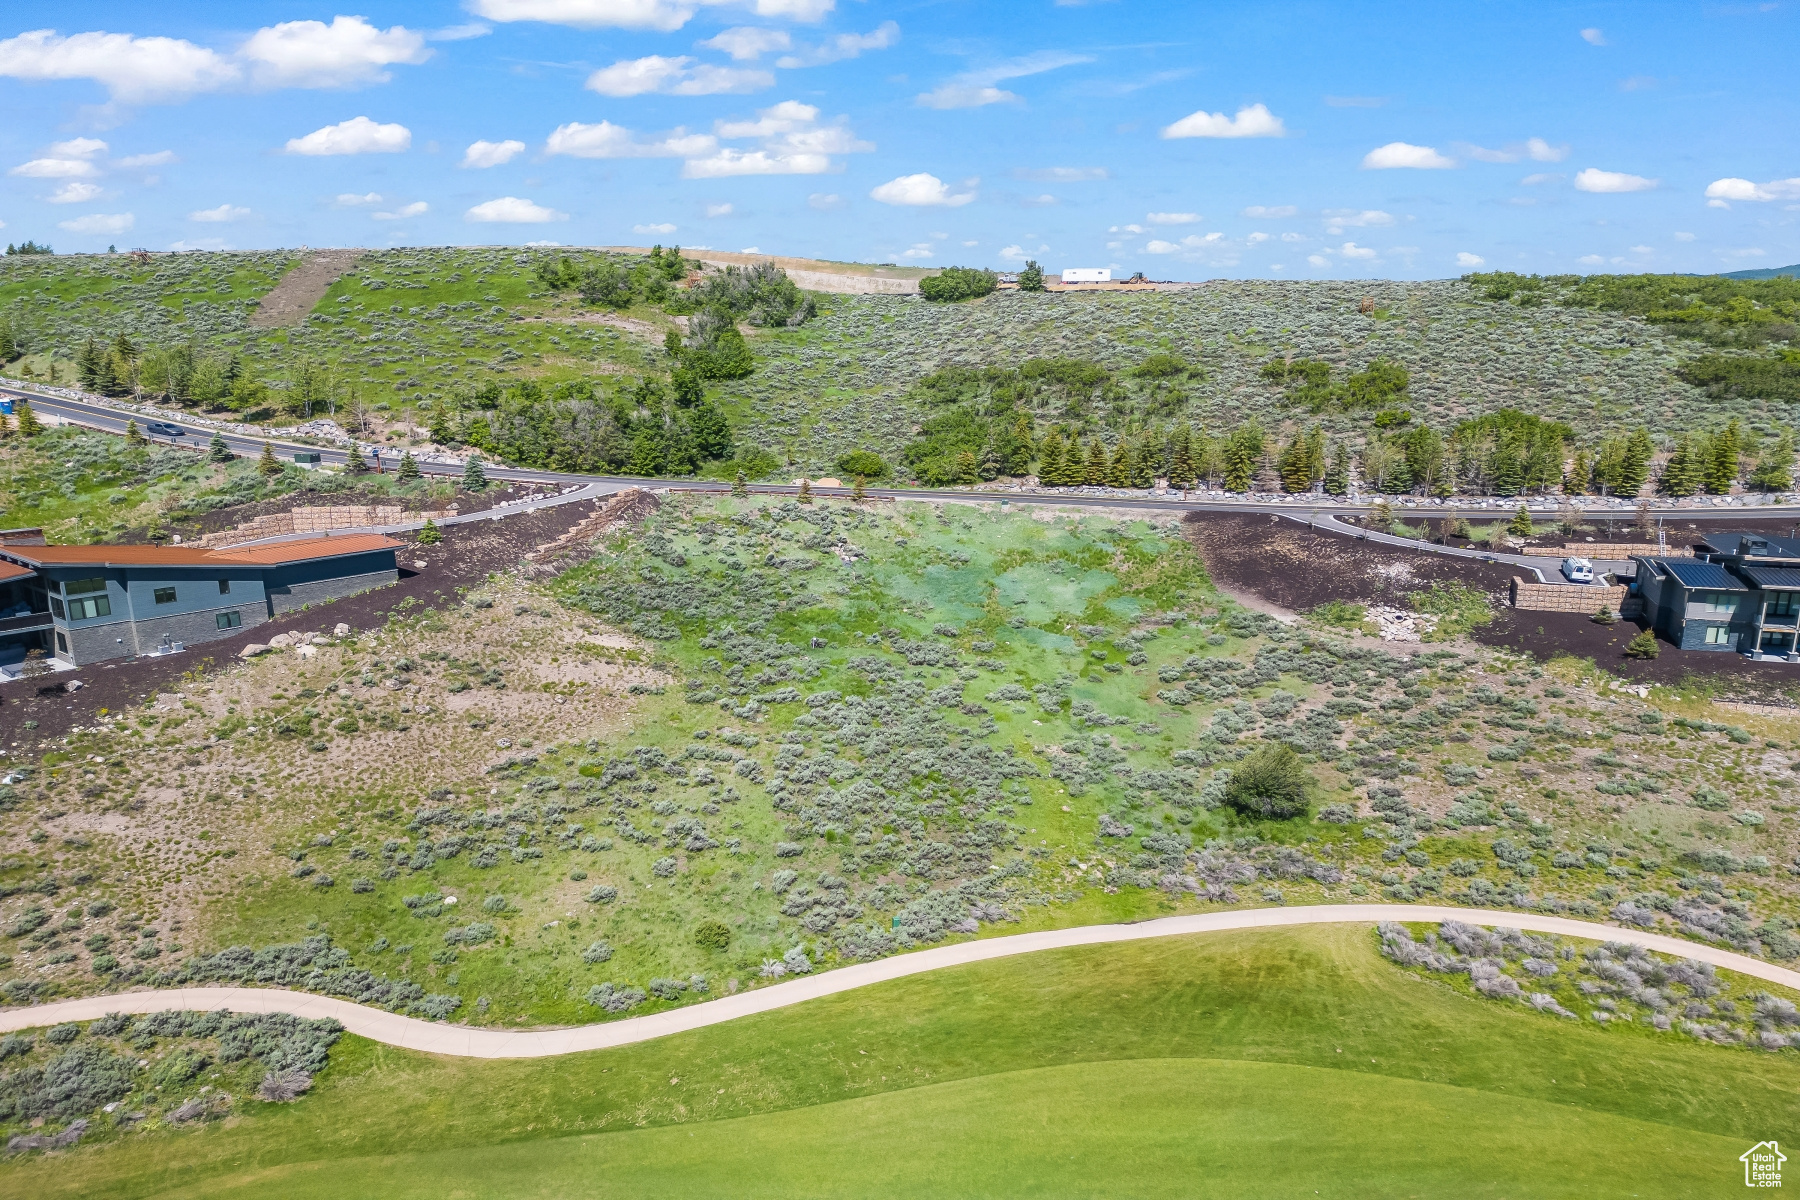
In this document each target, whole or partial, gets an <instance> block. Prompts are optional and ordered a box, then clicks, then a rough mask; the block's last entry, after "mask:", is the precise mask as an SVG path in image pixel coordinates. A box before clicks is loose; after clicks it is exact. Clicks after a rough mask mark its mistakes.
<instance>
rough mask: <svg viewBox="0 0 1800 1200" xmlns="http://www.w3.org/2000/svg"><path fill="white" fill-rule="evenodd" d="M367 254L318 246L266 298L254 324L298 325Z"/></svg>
mask: <svg viewBox="0 0 1800 1200" xmlns="http://www.w3.org/2000/svg"><path fill="white" fill-rule="evenodd" d="M363 254H364V251H362V250H315V251H313V252H312V253H310V254H308V255H307V256H306V258H305V259H304V260H302V261H301V263H300V265H299V266H297V267H295V268H294V269H293V270H291V271H289V272H288V273H287V274H286V275H283V276H282V277H281V282H280V283H278V284H276V285H275V286H274V287H273V288H271V289H270V291H269V293H268V295H266V296H264V297H263V298H262V303H261V304H260V305H258V306H257V309H256V312H255V313H253V314H252V315H251V317H250V324H252V325H257V326H262V327H265V328H266V327H270V326H276V325H298V324H299V323H300V322H302V321H304V320H305V319H306V314H307V313H309V312H311V311H312V310H313V306H314V305H316V304H318V302H319V301H321V300H323V299H324V298H325V293H326V292H327V291H329V290H331V285H332V284H334V283H336V282H337V281H338V279H339V277H341V276H342V275H343V274H344V272H345V271H348V270H349V269H350V268H351V267H352V266H353V265H355V263H356V260H357V259H359V258H361V257H362V256H363Z"/></svg>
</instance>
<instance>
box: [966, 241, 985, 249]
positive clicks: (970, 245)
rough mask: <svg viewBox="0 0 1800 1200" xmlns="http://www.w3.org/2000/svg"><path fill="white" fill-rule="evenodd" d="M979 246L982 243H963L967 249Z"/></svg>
mask: <svg viewBox="0 0 1800 1200" xmlns="http://www.w3.org/2000/svg"><path fill="white" fill-rule="evenodd" d="M979 245H981V243H980V242H964V243H963V246H964V247H965V248H972V247H975V246H979Z"/></svg>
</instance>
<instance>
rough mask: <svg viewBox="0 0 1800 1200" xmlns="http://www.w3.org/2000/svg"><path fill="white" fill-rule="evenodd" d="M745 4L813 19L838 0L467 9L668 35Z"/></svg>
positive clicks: (503, 17)
mask: <svg viewBox="0 0 1800 1200" xmlns="http://www.w3.org/2000/svg"><path fill="white" fill-rule="evenodd" d="M734 2H737V3H742V4H743V5H744V7H746V8H748V9H749V10H750V11H751V12H753V13H755V14H756V15H757V16H759V17H779V18H785V19H787V20H790V21H802V22H807V23H811V22H815V21H819V20H822V19H824V17H825V15H826V14H827V13H829V12H830V11H831V10H832V9H833V8H834V7H836V3H835V0H471V2H470V3H469V5H468V7H469V11H471V12H473V13H474V14H475V15H476V16H478V17H486V18H487V19H488V20H490V21H503V22H504V21H543V22H545V23H547V24H551V25H574V26H576V27H578V28H584V29H594V28H603V27H611V28H617V29H654V30H658V31H660V32H662V33H669V32H672V31H674V30H677V29H680V28H681V27H682V26H683V25H686V24H687V23H688V22H689V21H690V20H692V19H693V16H694V14H695V13H696V12H697V11H699V10H700V9H701V8H702V7H715V6H718V5H722V4H728V3H734Z"/></svg>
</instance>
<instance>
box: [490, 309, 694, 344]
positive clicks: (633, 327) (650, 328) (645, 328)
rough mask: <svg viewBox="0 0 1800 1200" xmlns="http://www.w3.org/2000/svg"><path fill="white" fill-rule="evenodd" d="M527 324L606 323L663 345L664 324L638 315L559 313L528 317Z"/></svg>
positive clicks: (525, 322)
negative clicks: (646, 319)
mask: <svg viewBox="0 0 1800 1200" xmlns="http://www.w3.org/2000/svg"><path fill="white" fill-rule="evenodd" d="M524 324H527V325H606V326H610V327H611V328H613V329H622V330H624V331H625V332H626V333H629V334H631V335H632V336H633V337H641V338H643V339H644V340H645V341H647V342H655V343H656V344H657V345H659V346H660V345H662V340H663V332H664V329H663V326H660V325H658V324H656V323H655V322H653V321H645V320H642V319H640V318H638V317H626V316H621V315H620V314H618V313H610V312H578V313H569V314H566V315H563V314H558V315H556V316H550V317H527V318H525V321H524Z"/></svg>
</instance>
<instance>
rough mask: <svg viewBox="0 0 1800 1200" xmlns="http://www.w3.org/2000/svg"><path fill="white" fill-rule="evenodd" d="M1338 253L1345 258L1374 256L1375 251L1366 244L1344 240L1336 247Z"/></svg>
mask: <svg viewBox="0 0 1800 1200" xmlns="http://www.w3.org/2000/svg"><path fill="white" fill-rule="evenodd" d="M1338 253H1339V254H1341V255H1343V256H1344V257H1345V258H1374V257H1375V251H1374V250H1373V249H1371V248H1370V247H1368V246H1359V245H1357V244H1356V243H1355V242H1345V243H1344V244H1343V245H1342V246H1340V247H1338Z"/></svg>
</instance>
